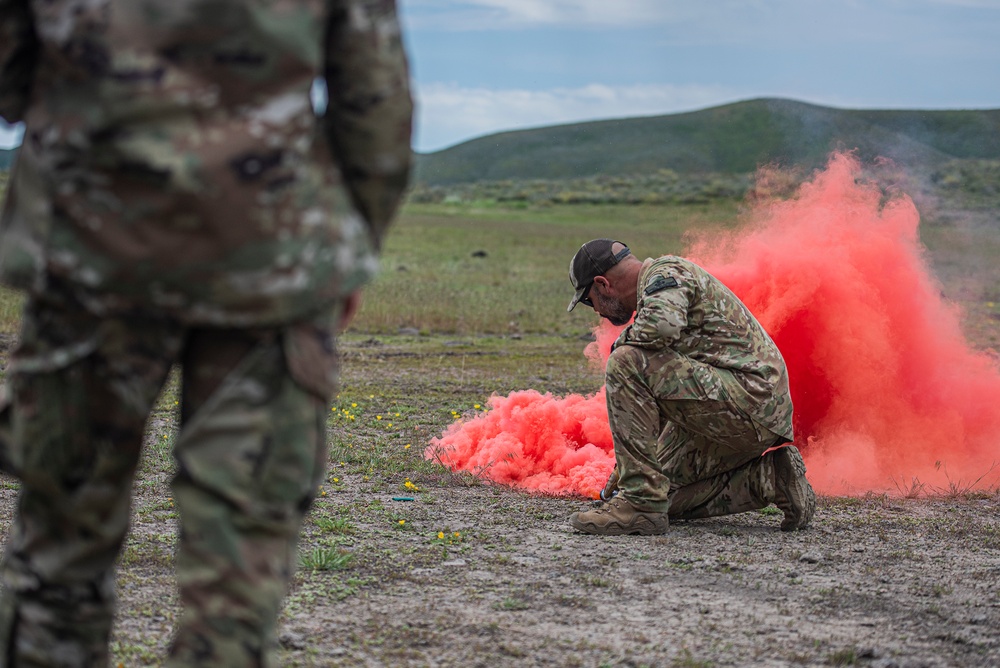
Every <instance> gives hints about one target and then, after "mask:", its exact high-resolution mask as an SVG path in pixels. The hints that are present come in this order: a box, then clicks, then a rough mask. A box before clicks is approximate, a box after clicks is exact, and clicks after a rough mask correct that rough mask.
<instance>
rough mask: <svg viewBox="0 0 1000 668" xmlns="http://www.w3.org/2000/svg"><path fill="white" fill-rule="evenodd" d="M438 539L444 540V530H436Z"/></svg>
mask: <svg viewBox="0 0 1000 668" xmlns="http://www.w3.org/2000/svg"><path fill="white" fill-rule="evenodd" d="M438 540H444V531H438Z"/></svg>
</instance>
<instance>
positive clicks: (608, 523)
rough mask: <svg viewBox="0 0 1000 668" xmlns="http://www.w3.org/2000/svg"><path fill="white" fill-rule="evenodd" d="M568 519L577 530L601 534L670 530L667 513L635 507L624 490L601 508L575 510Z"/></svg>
mask: <svg viewBox="0 0 1000 668" xmlns="http://www.w3.org/2000/svg"><path fill="white" fill-rule="evenodd" d="M569 523H570V524H571V525H572V526H573V528H574V529H576V530H577V531H582V532H583V533H592V534H597V535H598V536H622V535H625V534H633V533H637V534H642V535H643V536H652V535H656V534H661V533H666V532H667V524H668V522H667V514H666V513H652V512H646V511H643V510H636V509H635V508H633V507H632V504H630V503H629V502H628V501H626V500H625V497H623V496H622V495H621V494H618V496H616V497H614V498H613V499H611V500H610V501H608V502H607V503H605V504H604V505H602V506H601V507H600V508H595V509H593V510H585V511H582V512H578V513H573V514H572V515H570V516H569Z"/></svg>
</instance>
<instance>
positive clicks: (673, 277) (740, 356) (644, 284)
mask: <svg viewBox="0 0 1000 668" xmlns="http://www.w3.org/2000/svg"><path fill="white" fill-rule="evenodd" d="M637 296H638V306H637V308H636V313H635V321H634V322H633V323H632V325H630V326H629V327H628V328H626V329H625V330H624V331H623V332H622V333H621V335H620V336H619V338H618V341H617V342H616V343H615V345H616V346H617V345H622V344H627V345H632V346H638V347H640V348H646V349H650V350H659V349H663V348H668V347H669V348H670V349H672V350H673V351H674V352H676V353H678V354H680V355H683V356H685V357H687V358H689V359H692V360H694V361H696V362H701V363H702V364H697V365H694V366H693V373H694V374H695V375H696V377H697V378H696V380H697V381H698V385H700V386H701V388H702V390H703V391H704V395H703V396H704V397H708V398H712V399H722V400H726V399H730V400H733V401H734V402H735V403H736V405H737V406H740V407H741V408H743V409H744V410H746V411H747V413H748V414H749V416H750V418H751V419H752V420H753V421H754V422H756V423H757V424H759V425H761V426H763V427H766V428H767V429H768V430H770V431H772V432H774V433H775V434H777V435H778V436H782V437H784V438H786V439H788V440H792V400H791V396H790V395H789V391H788V372H787V370H786V368H785V362H784V360H783V359H782V357H781V353H780V352H779V351H778V347H777V346H776V345H775V344H774V341H772V340H771V337H770V336H768V334H767V332H765V331H764V328H763V327H761V325H760V323H759V322H757V319H756V318H754V317H753V315H752V314H751V313H750V311H749V310H748V309H747V307H746V306H745V305H744V304H743V302H741V301H740V300H739V298H738V297H737V296H736V295H734V294H733V293H732V292H731V291H730V290H729V288H727V287H726V286H725V285H723V284H722V283H721V282H720V281H719V280H718V279H717V278H715V277H714V276H712V275H711V274H709V273H708V272H707V271H705V270H704V269H702V268H701V267H699V266H698V265H696V264H694V263H693V262H690V261H688V260H685V259H684V258H680V257H674V256H671V255H667V256H664V257H661V258H658V259H655V260H653V259H647V260H646V261H645V262H643V266H642V271H640V273H639V281H638V292H637ZM695 398H698V397H692V399H695Z"/></svg>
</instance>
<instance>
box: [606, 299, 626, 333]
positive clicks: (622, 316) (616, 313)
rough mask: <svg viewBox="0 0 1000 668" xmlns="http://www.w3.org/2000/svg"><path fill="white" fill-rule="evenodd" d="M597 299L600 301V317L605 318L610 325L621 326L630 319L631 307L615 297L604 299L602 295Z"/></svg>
mask: <svg viewBox="0 0 1000 668" xmlns="http://www.w3.org/2000/svg"><path fill="white" fill-rule="evenodd" d="M599 299H600V301H601V303H600V307H601V309H600V313H601V317H602V318H604V319H606V320H607V321H608V322H610V323H611V324H612V325H615V326H616V327H621V326H622V325H627V324H628V321H629V320H631V319H632V309H630V308H628V307H627V306H625V305H624V304H622V303H621V302H620V301H618V300H617V299H605V298H602V297H599Z"/></svg>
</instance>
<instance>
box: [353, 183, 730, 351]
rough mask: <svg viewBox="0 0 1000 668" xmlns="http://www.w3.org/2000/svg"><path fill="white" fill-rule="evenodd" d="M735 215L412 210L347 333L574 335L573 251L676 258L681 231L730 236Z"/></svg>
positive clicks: (607, 209) (685, 209) (577, 209)
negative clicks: (612, 245) (604, 245)
mask: <svg viewBox="0 0 1000 668" xmlns="http://www.w3.org/2000/svg"><path fill="white" fill-rule="evenodd" d="M736 211H737V205H736V202H735V201H734V200H731V199H730V200H719V201H716V202H711V203H708V204H701V205H686V206H627V205H555V206H543V207H535V208H522V207H517V206H509V207H504V206H502V205H498V204H496V203H488V202H484V203H478V204H477V203H468V204H462V205H446V204H438V205H435V204H411V205H408V206H407V207H406V208H405V209H404V211H403V215H402V216H401V217H400V220H399V222H398V223H397V225H396V227H395V228H394V229H393V230H392V233H391V234H390V235H389V238H388V241H387V243H386V247H385V254H384V258H383V271H382V273H381V274H380V275H379V277H378V278H377V279H376V281H375V282H374V284H373V285H372V286H371V287H370V288H369V289H368V290H367V291H366V293H365V303H364V305H363V306H362V309H361V311H360V312H359V314H358V317H357V319H356V321H355V323H354V325H353V326H352V331H355V332H374V333H394V332H397V331H398V330H399V329H400V328H413V329H416V330H418V331H420V332H422V333H449V334H485V333H492V334H505V333H543V332H544V333H551V334H571V333H582V332H585V331H586V330H587V329H589V328H590V327H591V326H592V325H593V321H594V318H593V314H592V313H585V312H580V313H578V312H573V313H571V314H567V313H566V304H567V303H569V299H570V297H571V295H572V291H571V287H570V283H569V278H568V270H569V260H570V258H572V257H573V254H574V253H575V252H576V251H577V249H578V248H579V247H580V245H581V244H583V243H584V242H586V241H589V240H590V239H592V238H596V237H613V238H616V239H620V240H622V241H624V242H626V243H628V244H629V245H630V246H631V248H632V249H633V251H634V252H635V254H636V255H637V256H639V257H647V256H650V255H657V254H662V253H664V252H679V251H680V250H681V248H682V247H683V236H684V233H685V232H686V231H687V230H690V229H693V228H697V229H705V228H710V227H720V226H731V225H733V224H735V221H736ZM483 253H485V255H482V254H483ZM477 255H478V256H477Z"/></svg>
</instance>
